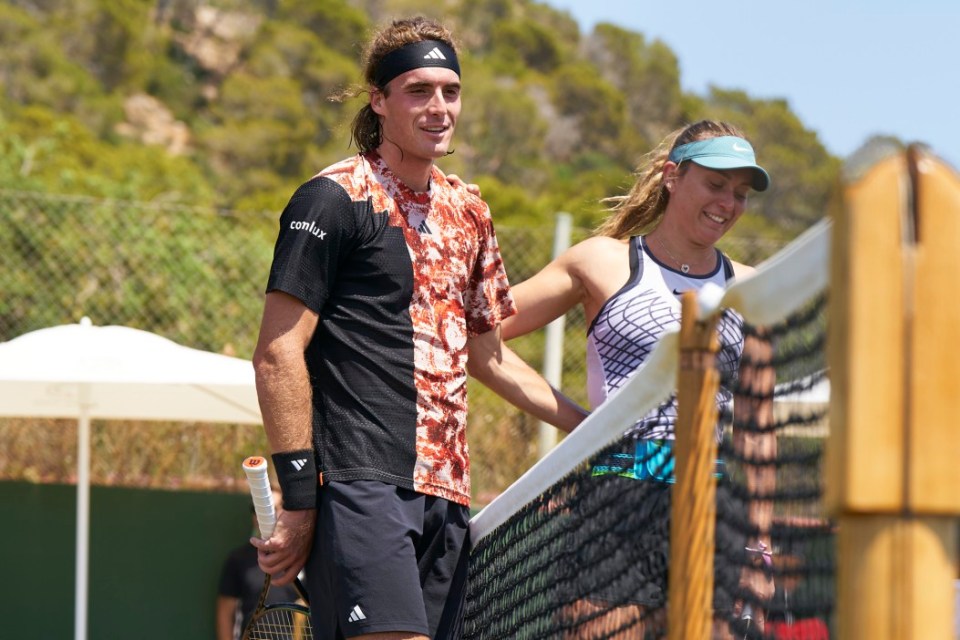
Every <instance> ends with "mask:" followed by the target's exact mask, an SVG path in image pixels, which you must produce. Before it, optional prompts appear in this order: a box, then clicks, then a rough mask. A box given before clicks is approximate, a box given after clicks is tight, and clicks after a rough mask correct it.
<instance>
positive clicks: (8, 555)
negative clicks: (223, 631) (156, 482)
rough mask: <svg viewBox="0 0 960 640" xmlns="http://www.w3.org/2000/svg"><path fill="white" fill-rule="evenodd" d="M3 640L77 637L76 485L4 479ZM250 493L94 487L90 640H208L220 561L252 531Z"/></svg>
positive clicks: (0, 488) (0, 487)
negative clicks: (41, 483)
mask: <svg viewBox="0 0 960 640" xmlns="http://www.w3.org/2000/svg"><path fill="white" fill-rule="evenodd" d="M0 505H2V511H3V518H2V523H0V568H2V572H3V580H2V583H0V620H3V632H2V634H0V636H2V637H4V638H24V639H25V640H32V639H37V640H57V639H60V638H63V639H69V638H73V633H74V631H73V614H74V573H75V563H74V550H75V548H76V487H75V486H72V485H70V486H65V485H40V484H29V483H22V482H0ZM249 505H250V499H249V497H248V496H247V495H245V494H223V493H202V492H195V491H146V490H141V489H118V488H110V487H93V488H92V489H91V495H90V565H89V567H90V569H89V573H90V587H89V608H88V635H87V637H88V638H89V639H90V640H115V639H116V638H138V640H153V639H156V640H170V638H177V640H191V639H193V638H196V639H198V640H199V639H201V638H202V639H203V640H209V639H210V638H213V637H215V635H214V602H215V600H216V590H217V579H218V577H219V572H220V564H221V562H222V560H223V558H224V557H225V556H226V554H227V553H228V552H229V550H230V549H232V548H233V547H235V546H237V545H239V544H243V543H244V542H245V541H246V540H247V539H248V538H249V537H250V533H251V525H250V523H251V519H250V506H249Z"/></svg>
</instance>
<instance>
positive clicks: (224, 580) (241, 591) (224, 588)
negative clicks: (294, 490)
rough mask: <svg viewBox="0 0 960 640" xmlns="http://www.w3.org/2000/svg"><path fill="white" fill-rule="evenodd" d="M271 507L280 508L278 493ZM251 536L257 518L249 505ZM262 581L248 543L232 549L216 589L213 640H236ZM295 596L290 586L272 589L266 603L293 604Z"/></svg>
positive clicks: (253, 552)
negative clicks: (215, 638) (215, 630)
mask: <svg viewBox="0 0 960 640" xmlns="http://www.w3.org/2000/svg"><path fill="white" fill-rule="evenodd" d="M273 500H274V504H276V505H279V504H280V492H279V491H274V494H273ZM250 516H251V519H252V526H253V535H255V536H259V535H260V530H259V528H258V526H257V516H256V513H255V512H254V510H253V505H252V504H251V505H250ZM265 577H266V574H264V572H263V571H261V569H260V567H259V565H258V564H257V549H256V547H254V546H253V545H252V544H250V542H249V541H247V542H244V543H243V544H242V545H240V546H238V547H236V548H234V549H233V550H232V551H230V553H229V554H228V555H227V558H226V560H224V562H223V566H222V568H221V569H220V582H219V583H218V586H217V608H216V627H217V640H240V637H241V635H242V634H243V630H244V629H245V628H246V626H247V622H248V621H249V620H250V616H251V615H253V610H254V609H255V608H256V606H257V600H258V599H259V597H260V591H261V590H262V589H263V581H264V578H265ZM297 599H298V596H297V592H296V590H295V589H294V588H293V586H292V585H287V586H279V587H278V586H272V588H271V589H270V591H269V592H268V594H267V603H268V604H271V603H274V602H296V601H297Z"/></svg>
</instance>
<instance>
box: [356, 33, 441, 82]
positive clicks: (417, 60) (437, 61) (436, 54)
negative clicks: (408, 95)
mask: <svg viewBox="0 0 960 640" xmlns="http://www.w3.org/2000/svg"><path fill="white" fill-rule="evenodd" d="M420 67H446V68H447V69H451V70H452V71H453V72H454V73H456V74H457V75H458V76H459V75H460V63H459V62H457V54H456V52H455V51H454V50H453V48H452V47H450V45H448V44H447V43H445V42H440V41H439V40H420V41H419V42H411V43H410V44H405V45H403V46H402V47H400V48H399V49H394V50H393V51H391V52H390V53H388V54H387V55H385V56H383V60H381V61H380V64H378V65H377V69H376V71H375V72H374V74H373V84H375V85H376V86H377V87H378V88H380V89H383V88H384V87H385V86H387V83H388V82H390V81H391V80H393V79H394V78H396V77H397V76H398V75H400V74H401V73H406V72H407V71H411V70H413V69H419V68H420Z"/></svg>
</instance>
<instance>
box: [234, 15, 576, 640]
mask: <svg viewBox="0 0 960 640" xmlns="http://www.w3.org/2000/svg"><path fill="white" fill-rule="evenodd" d="M363 67H364V77H365V81H366V92H367V94H368V97H369V99H368V101H367V102H366V103H365V104H364V105H363V107H362V108H361V109H360V111H359V113H358V114H357V115H356V117H355V119H354V122H353V128H352V139H353V142H354V143H355V144H356V145H357V147H358V149H359V151H360V152H359V153H358V154H357V155H355V156H353V157H350V158H348V159H346V160H343V161H341V162H339V163H337V164H334V165H332V166H330V167H328V168H326V169H324V170H322V171H321V172H320V173H319V174H318V175H317V176H315V177H314V178H313V179H311V180H309V181H308V182H306V183H305V184H304V185H302V186H301V187H300V188H299V189H297V190H296V192H295V193H294V194H293V196H292V198H291V199H290V202H289V203H288V204H287V206H286V208H285V209H284V211H283V213H282V215H281V217H280V230H279V235H278V238H277V242H276V247H275V251H274V260H273V265H272V267H271V270H270V276H269V280H268V284H267V295H266V302H265V307H264V314H263V320H262V323H261V328H260V337H259V340H258V344H257V348H256V350H255V354H254V365H255V369H256V382H257V391H258V394H259V399H260V406H261V409H262V413H263V420H264V429H265V431H266V434H267V437H268V439H269V441H270V445H271V448H272V451H273V461H274V469H275V470H276V473H277V476H278V479H279V483H280V486H281V490H282V492H283V505H284V512H283V514H282V515H281V516H280V518H279V520H278V522H277V527H276V530H275V531H274V533H273V535H272V536H271V537H270V539H269V540H260V539H256V538H255V539H254V540H253V543H254V544H255V545H256V546H257V548H258V550H259V563H260V566H261V567H262V568H263V570H264V571H266V572H267V573H270V574H271V575H272V576H273V577H274V579H276V581H277V583H279V584H283V583H286V582H289V581H290V580H292V577H293V576H294V575H295V574H296V573H297V572H298V571H299V570H300V569H301V568H302V567H304V566H306V567H307V590H308V592H309V596H310V603H311V620H312V624H313V633H314V637H315V638H316V639H317V640H323V639H327V638H329V639H331V640H333V639H334V638H343V637H350V638H372V637H375V638H378V639H379V640H389V639H400V638H404V639H413V638H417V639H425V638H443V637H447V636H448V635H450V634H452V633H453V631H452V628H453V626H454V625H455V624H456V620H457V618H458V615H459V609H460V607H461V605H462V602H463V597H464V594H463V589H462V587H463V580H464V572H465V568H466V562H465V558H466V554H465V553H462V551H463V550H464V548H465V543H466V534H467V523H468V518H469V504H470V467H469V456H468V451H467V444H466V432H465V428H466V412H467V394H466V391H467V375H468V373H469V374H470V375H472V376H474V377H475V378H477V379H478V380H479V381H481V382H482V383H484V384H486V385H487V386H489V387H490V388H492V389H493V390H494V391H496V392H497V393H499V394H500V395H501V396H503V397H504V398H506V399H507V400H509V401H510V402H512V403H513V404H515V405H516V406H517V407H519V408H521V409H523V410H525V411H527V412H529V413H531V414H533V415H535V416H536V417H538V418H539V419H541V420H545V421H547V422H550V423H552V424H554V425H557V426H558V427H561V428H563V429H565V430H567V431H569V430H571V429H573V428H574V427H575V426H576V425H577V424H579V422H580V421H581V420H582V419H583V418H584V417H585V415H586V412H585V411H584V410H583V409H582V408H581V407H579V406H578V405H576V404H575V403H573V402H571V401H570V400H569V399H568V398H566V397H565V396H563V395H562V394H560V393H559V392H557V391H556V390H555V389H553V388H552V387H551V386H550V385H549V384H547V382H546V381H545V380H543V378H542V377H541V376H540V375H539V374H538V373H536V372H535V371H534V370H533V369H531V368H530V367H529V366H528V365H526V364H525V363H524V362H523V361H522V360H521V359H520V358H519V357H517V356H516V355H515V354H514V353H513V352H512V351H511V350H510V349H508V348H507V347H506V346H505V345H504V344H503V342H502V340H501V337H500V333H501V332H500V324H501V322H502V321H503V320H504V319H505V318H507V317H509V316H510V315H512V314H513V313H514V312H515V306H514V303H513V299H512V297H511V295H510V288H509V285H508V282H507V277H506V272H505V270H504V267H503V262H502V259H501V257H500V251H499V247H498V244H497V240H496V235H495V233H494V229H493V222H492V218H491V215H490V211H489V208H488V207H487V205H486V203H484V202H483V201H482V200H481V199H480V198H479V197H477V196H475V195H473V194H471V193H470V192H468V190H467V189H466V188H465V187H464V186H463V185H462V183H454V184H452V183H451V182H450V181H449V180H448V178H447V176H445V175H444V174H443V172H441V171H440V169H439V168H437V167H436V165H435V164H434V162H435V160H437V159H439V158H442V157H443V156H445V155H446V154H447V153H449V152H450V148H451V141H452V138H453V134H454V130H455V128H456V125H457V120H458V117H459V115H460V110H461V83H462V80H461V71H460V65H459V62H458V53H457V47H456V44H455V42H454V39H453V37H452V34H451V33H450V32H449V31H448V30H447V29H446V28H445V27H444V26H443V25H441V24H439V23H437V22H435V21H432V20H428V19H425V18H420V17H418V18H412V19H403V20H396V21H394V22H393V23H392V24H389V25H387V26H386V27H385V28H383V29H381V30H380V31H378V32H377V33H376V34H374V36H373V38H372V40H371V42H370V43H369V44H368V46H367V47H366V51H365V55H364V60H363Z"/></svg>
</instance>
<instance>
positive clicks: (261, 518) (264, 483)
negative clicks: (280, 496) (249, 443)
mask: <svg viewBox="0 0 960 640" xmlns="http://www.w3.org/2000/svg"><path fill="white" fill-rule="evenodd" d="M243 472H244V473H245V474H246V476H247V484H249V485H250V497H251V498H253V509H254V511H255V512H256V514H257V524H258V526H259V527H260V537H261V538H263V539H264V540H267V539H269V538H270V536H272V535H273V528H274V527H275V526H276V524H277V511H276V507H275V506H274V504H273V490H272V489H271V488H270V477H269V476H268V475H267V459H266V458H263V457H261V456H250V457H249V458H247V459H246V460H244V461H243Z"/></svg>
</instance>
